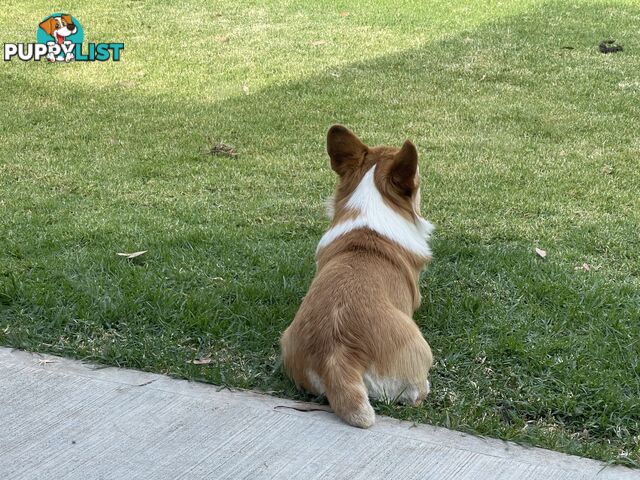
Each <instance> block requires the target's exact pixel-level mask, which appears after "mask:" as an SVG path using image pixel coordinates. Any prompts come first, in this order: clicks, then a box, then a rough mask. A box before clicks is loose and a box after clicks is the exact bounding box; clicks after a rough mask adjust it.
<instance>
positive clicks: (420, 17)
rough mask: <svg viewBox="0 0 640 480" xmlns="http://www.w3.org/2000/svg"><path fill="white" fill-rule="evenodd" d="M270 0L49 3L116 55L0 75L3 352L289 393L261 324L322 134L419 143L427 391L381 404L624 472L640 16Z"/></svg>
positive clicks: (326, 173)
mask: <svg viewBox="0 0 640 480" xmlns="http://www.w3.org/2000/svg"><path fill="white" fill-rule="evenodd" d="M265 3H266V2H255V3H250V2H241V4H238V2H215V5H214V4H212V3H211V2H206V1H181V2H177V1H171V2H161V1H156V2H137V1H133V0H131V1H115V2H109V3H108V4H106V5H105V4H101V3H99V2H88V1H72V2H68V4H67V5H66V6H65V8H67V10H68V11H69V12H70V13H72V14H73V15H75V16H76V17H77V18H78V19H79V20H80V22H81V23H82V24H83V26H84V28H85V34H86V39H85V41H90V42H105V41H107V42H108V41H116V42H117V41H123V42H125V50H124V52H123V59H122V61H121V62H119V63H111V62H109V63H97V62H96V63H93V64H90V63H76V64H69V65H52V64H47V63H45V62H42V63H22V62H17V61H13V62H11V63H3V65H2V66H1V67H0V79H1V85H2V88H1V89H0V107H1V108H0V125H1V127H2V132H1V135H0V209H1V213H2V215H1V216H0V344H3V345H8V346H13V347H17V348H23V349H28V350H33V351H41V352H50V353H55V354H62V355H67V356H73V357H77V358H83V359H89V360H93V361H98V362H102V363H105V364H110V365H119V366H126V367H133V368H140V369H144V370H150V371H156V372H162V373H168V374H170V375H175V376H178V377H186V378H191V379H197V380H202V381H207V382H213V383H216V384H221V385H229V386H234V387H241V388H256V389H262V390H266V391H269V392H272V393H275V394H276V395H282V396H292V397H296V398H306V397H302V396H301V395H300V394H299V393H297V392H296V391H295V389H294V388H293V386H292V385H291V383H290V382H289V381H288V380H287V379H286V378H285V377H284V376H283V374H282V372H281V371H280V370H279V368H278V356H279V350H278V338H279V335H280V333H281V332H282V331H283V330H284V328H286V326H287V325H288V324H289V322H290V321H291V320H292V318H293V316H294V314H295V312H296V309H297V306H298V305H299V303H300V300H301V299H302V297H303V296H304V294H305V292H306V289H307V288H308V285H309V283H310V281H311V279H312V277H313V274H314V266H315V265H314V258H313V253H314V249H315V245H316V243H317V241H318V240H319V238H320V236H321V235H322V232H323V231H324V229H325V228H326V227H327V220H326V217H325V215H324V199H325V198H326V197H327V196H329V195H330V194H331V192H332V189H333V185H334V182H335V179H334V175H333V173H332V172H331V171H330V169H329V167H328V161H327V157H326V154H325V152H324V136H325V132H326V130H327V128H328V127H329V126H330V125H331V124H332V123H334V122H341V123H344V124H346V125H348V126H349V127H351V128H352V129H353V130H354V131H355V132H356V133H358V134H359V135H360V136H361V137H362V139H363V140H364V141H366V142H367V143H369V144H391V145H396V146H399V145H401V143H402V142H403V141H404V140H405V139H406V138H411V139H412V140H413V141H414V142H415V143H416V144H417V145H418V147H419V151H420V153H421V172H422V177H423V207H422V208H423V212H424V214H425V216H426V217H427V218H428V219H429V220H431V221H432V222H433V223H434V224H436V226H437V232H436V235H435V237H434V241H433V249H434V254H435V258H434V261H433V263H432V265H431V266H430V268H429V269H428V271H427V272H426V273H425V275H424V278H423V279H422V282H421V290H422V293H423V305H422V307H421V308H420V310H418V312H416V315H415V318H416V321H417V323H418V324H419V325H420V327H421V329H422V331H423V333H424V335H425V337H426V338H427V340H428V341H429V343H430V344H431V346H432V349H433V351H434V354H435V357H436V363H435V366H434V368H433V371H432V372H433V376H432V383H433V393H432V394H431V395H430V397H429V399H428V401H427V402H426V403H425V404H424V405H423V406H422V407H420V408H410V407H399V406H386V405H377V410H378V412H379V413H384V414H389V415H393V416H395V417H398V418H403V419H410V420H413V421H416V422H426V423H432V424H436V425H444V426H447V427H451V428H454V429H458V430H463V431H468V432H474V433H477V434H481V435H489V436H493V437H499V438H503V439H510V440H515V441H518V442H523V443H526V444H531V445H538V446H543V447H547V448H552V449H556V450H560V451H564V452H569V453H574V454H579V455H585V456H589V457H593V458H599V459H603V460H606V461H613V462H622V463H628V464H631V465H636V466H637V465H638V462H640V447H639V439H640V366H639V358H640V279H639V276H640V239H639V231H640V230H639V228H640V204H639V203H640V202H639V190H640V172H639V169H638V162H639V159H640V137H639V135H638V134H639V130H638V128H639V125H638V119H639V118H640V56H639V53H638V52H640V43H639V42H638V37H637V26H638V24H640V5H638V4H637V3H636V2H626V3H625V2H606V3H604V2H590V1H583V2H575V3H573V2H562V1H556V2H536V1H506V0H505V1H502V2H500V1H487V2H465V1H462V0H460V1H458V0H456V1H452V0H447V1H446V2H445V1H435V2H420V1H417V0H416V1H405V2H401V3H400V4H398V2H378V1H376V2H373V1H364V0H361V1H358V2H342V3H340V2H329V1H319V2H302V1H282V2H270V3H269V4H268V5H265ZM49 9H50V6H49V4H48V3H47V2H42V1H34V2H23V3H22V4H19V5H16V6H14V7H13V8H12V9H9V10H7V9H5V10H4V11H2V12H0V18H2V19H3V20H4V21H3V25H5V26H6V28H5V31H4V33H3V39H2V40H3V41H7V42H32V41H35V29H36V26H37V23H38V22H39V21H40V20H41V19H42V18H43V17H45V16H46V15H48V14H50V13H51V11H50V10H49ZM607 38H613V39H616V40H617V41H618V42H619V43H622V44H623V45H624V47H625V50H624V52H622V53H618V54H612V55H602V54H601V53H599V52H598V49H597V46H598V43H599V42H600V41H601V40H603V39H607ZM565 47H567V48H565ZM217 142H224V143H227V144H231V145H233V146H234V147H235V148H236V149H237V151H238V156H237V157H233V158H231V157H221V156H211V155H207V154H206V153H205V152H206V151H207V149H208V148H209V147H210V146H211V144H212V143H217ZM536 247H538V248H541V249H544V250H545V251H546V252H547V257H546V258H545V259H541V258H539V257H538V256H537V255H536V254H535V252H534V248H536ZM138 250H148V253H147V254H146V255H144V256H142V257H140V259H138V260H137V261H128V260H126V259H124V258H122V257H119V256H117V255H116V253H118V252H133V251H138ZM583 264H587V265H588V267H586V268H585V267H583ZM197 358H206V359H210V360H209V363H205V364H203V365H194V364H192V363H190V362H191V361H193V360H194V359H197Z"/></svg>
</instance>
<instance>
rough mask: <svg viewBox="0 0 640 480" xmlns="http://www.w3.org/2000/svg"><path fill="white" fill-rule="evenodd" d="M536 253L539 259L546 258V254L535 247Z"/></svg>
mask: <svg viewBox="0 0 640 480" xmlns="http://www.w3.org/2000/svg"><path fill="white" fill-rule="evenodd" d="M536 253H537V254H538V256H539V257H540V258H545V257H546V256H547V252H545V251H544V250H542V249H541V248H538V247H536Z"/></svg>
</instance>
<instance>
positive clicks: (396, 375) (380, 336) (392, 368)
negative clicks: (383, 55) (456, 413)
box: [281, 126, 433, 428]
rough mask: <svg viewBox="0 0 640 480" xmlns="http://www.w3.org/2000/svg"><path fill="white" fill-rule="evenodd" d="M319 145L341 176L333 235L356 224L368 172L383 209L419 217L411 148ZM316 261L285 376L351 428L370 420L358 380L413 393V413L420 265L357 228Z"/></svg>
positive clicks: (421, 366) (336, 140)
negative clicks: (353, 201) (390, 383)
mask: <svg viewBox="0 0 640 480" xmlns="http://www.w3.org/2000/svg"><path fill="white" fill-rule="evenodd" d="M327 143H328V145H327V149H328V151H329V155H330V157H331V166H332V168H333V169H334V171H336V173H338V175H340V181H339V184H338V187H337V190H336V193H335V197H334V202H335V215H334V218H333V221H332V225H336V224H339V223H341V222H343V221H345V219H347V218H352V217H353V216H354V215H356V214H357V212H353V211H350V210H348V209H347V208H346V203H347V201H348V199H349V196H350V195H351V193H353V191H354V190H355V189H356V187H357V186H358V184H359V183H360V181H361V180H362V178H363V176H364V174H365V173H366V172H367V171H368V170H369V169H370V168H372V167H373V166H374V165H376V171H375V177H374V178H375V180H374V182H375V185H376V187H377V188H378V190H379V191H380V193H381V194H382V196H383V198H384V200H385V201H386V202H387V203H388V204H389V205H390V206H391V207H392V208H393V209H394V210H396V211H397V212H398V213H400V214H401V215H403V216H404V217H406V218H407V219H408V220H411V221H413V220H414V216H415V215H416V214H419V212H416V211H415V210H416V208H415V207H416V205H415V204H416V198H417V197H416V196H417V195H418V192H417V190H418V188H419V180H418V178H417V153H415V147H413V144H411V143H410V142H408V143H405V145H404V146H403V148H402V149H401V150H399V149H395V148H390V147H375V148H369V147H367V146H366V145H364V144H363V143H362V142H361V141H360V140H359V139H358V138H357V137H356V136H355V135H354V134H353V133H351V132H350V131H349V130H347V129H346V128H344V127H341V126H334V127H332V128H331V129H330V130H329V133H328V140H327ZM414 157H415V158H414ZM414 164H415V165H414ZM414 167H415V168H414ZM316 259H317V272H316V276H315V278H314V280H313V282H312V284H311V287H310V289H309V292H308V293H307V295H306V296H305V298H304V300H303V301H302V304H301V305H300V308H299V310H298V312H297V314H296V316H295V318H294V320H293V322H292V323H291V325H290V326H289V328H287V330H286V331H285V332H284V334H283V335H282V339H281V346H282V356H283V364H284V368H285V371H286V372H287V374H288V375H289V376H290V377H291V378H292V379H293V380H294V382H295V383H296V385H297V386H298V387H301V388H304V389H305V390H307V391H309V392H311V393H314V394H326V396H327V399H328V400H329V403H330V404H331V407H332V408H333V410H334V411H335V413H336V414H337V415H338V416H340V417H341V418H342V419H343V420H345V421H346V422H347V423H349V424H351V425H355V426H358V427H363V428H367V427H369V426H371V425H372V424H373V423H374V418H375V416H374V412H373V409H372V408H371V405H370V404H369V400H368V392H367V389H366V387H365V382H364V379H363V378H364V377H365V375H375V376H378V377H384V378H392V379H397V380H398V382H400V383H405V384H407V385H412V386H415V388H416V389H417V392H418V393H417V400H416V403H420V402H421V401H422V400H423V399H424V397H425V396H426V394H427V393H428V386H427V377H428V372H429V369H430V368H431V365H432V362H433V360H432V354H431V349H430V348H429V345H428V344H427V342H426V341H425V340H424V338H423V337H422V334H421V332H420V330H419V329H418V327H417V325H416V324H415V322H414V321H413V320H412V315H413V312H414V311H415V309H416V308H417V307H418V306H419V304H420V292H419V289H418V277H419V274H420V271H421V270H422V268H423V267H424V265H425V263H426V262H427V261H428V260H429V258H421V257H418V256H417V255H415V254H412V253H410V252H409V251H407V250H405V249H404V248H402V247H401V246H400V245H399V244H397V243H395V242H393V241H391V240H389V239H387V238H385V237H383V236H381V235H379V234H378V233H376V232H374V231H372V230H369V229H366V228H359V229H356V230H353V231H351V232H349V233H346V234H344V235H342V236H341V237H339V238H337V239H336V240H334V241H333V242H332V243H330V244H329V245H327V246H326V247H324V248H322V249H320V250H319V252H318V254H317V257H316ZM320 387H322V388H320ZM322 389H323V390H324V391H321V390H322Z"/></svg>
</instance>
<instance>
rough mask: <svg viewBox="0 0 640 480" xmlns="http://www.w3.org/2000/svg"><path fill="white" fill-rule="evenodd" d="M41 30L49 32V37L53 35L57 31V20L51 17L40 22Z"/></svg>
mask: <svg viewBox="0 0 640 480" xmlns="http://www.w3.org/2000/svg"><path fill="white" fill-rule="evenodd" d="M40 28H41V29H43V30H44V31H45V32H47V35H53V32H54V31H55V29H56V20H55V18H53V17H49V18H47V19H46V20H44V21H42V22H40Z"/></svg>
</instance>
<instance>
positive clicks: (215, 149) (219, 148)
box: [206, 140, 238, 157]
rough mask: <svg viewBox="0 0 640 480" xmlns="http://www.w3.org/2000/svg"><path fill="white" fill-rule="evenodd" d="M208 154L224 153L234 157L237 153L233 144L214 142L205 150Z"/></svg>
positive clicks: (218, 154)
mask: <svg viewBox="0 0 640 480" xmlns="http://www.w3.org/2000/svg"><path fill="white" fill-rule="evenodd" d="M209 141H210V142H211V140H209ZM206 153H208V154H209V155H215V156H220V155H225V156H227V157H235V156H237V155H238V152H237V151H236V149H235V147H234V146H233V145H227V144H226V143H216V144H215V145H213V146H212V147H211V148H209V150H208V151H207V152H206Z"/></svg>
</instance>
